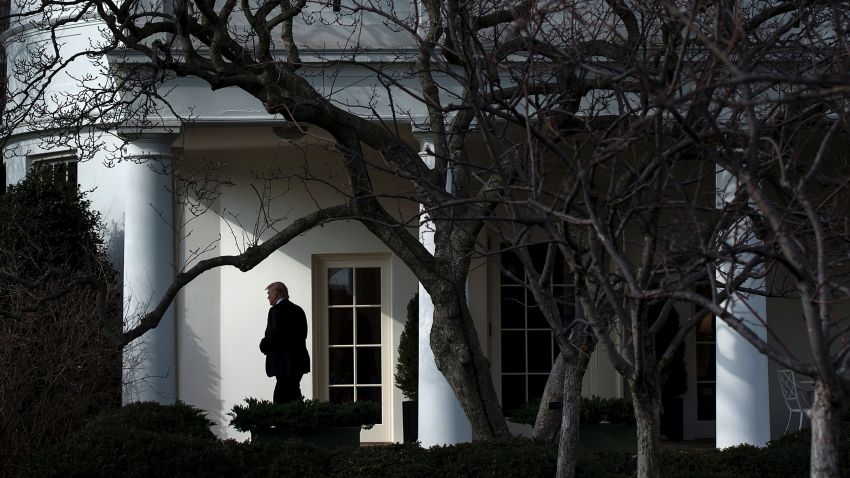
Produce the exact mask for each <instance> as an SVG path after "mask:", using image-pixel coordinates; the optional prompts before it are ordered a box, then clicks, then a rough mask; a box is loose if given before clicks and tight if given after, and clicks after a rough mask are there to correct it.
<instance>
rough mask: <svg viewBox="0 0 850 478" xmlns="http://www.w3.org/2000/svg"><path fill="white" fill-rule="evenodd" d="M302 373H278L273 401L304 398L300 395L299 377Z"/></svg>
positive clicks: (284, 401) (282, 401)
mask: <svg viewBox="0 0 850 478" xmlns="http://www.w3.org/2000/svg"><path fill="white" fill-rule="evenodd" d="M303 376H304V374H303V373H292V374H285V375H278V376H277V377H276V378H277V383H276V384H275V386H274V398H273V401H274V403H287V402H295V401H298V400H301V399H302V398H304V397H303V396H302V395H301V377H303Z"/></svg>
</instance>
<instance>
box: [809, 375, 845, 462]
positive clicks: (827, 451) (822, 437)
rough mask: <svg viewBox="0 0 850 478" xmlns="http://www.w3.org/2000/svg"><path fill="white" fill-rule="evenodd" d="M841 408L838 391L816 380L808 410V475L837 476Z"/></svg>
mask: <svg viewBox="0 0 850 478" xmlns="http://www.w3.org/2000/svg"><path fill="white" fill-rule="evenodd" d="M841 409H842V405H841V396H840V393H836V392H835V391H834V390H832V389H831V387H829V386H828V385H827V384H825V383H823V382H821V381H817V382H816V386H815V399H814V403H813V404H812V408H811V410H810V411H809V413H810V415H809V416H810V418H811V420H812V451H811V455H812V460H811V468H810V476H812V477H819V478H820V477H824V478H838V477H839V476H840V472H839V465H838V417H839V414H840V411H841Z"/></svg>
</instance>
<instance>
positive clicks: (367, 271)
mask: <svg viewBox="0 0 850 478" xmlns="http://www.w3.org/2000/svg"><path fill="white" fill-rule="evenodd" d="M354 273H355V274H356V276H355V283H356V284H357V305H381V269H380V268H379V267H368V268H359V269H356V270H355V272H354Z"/></svg>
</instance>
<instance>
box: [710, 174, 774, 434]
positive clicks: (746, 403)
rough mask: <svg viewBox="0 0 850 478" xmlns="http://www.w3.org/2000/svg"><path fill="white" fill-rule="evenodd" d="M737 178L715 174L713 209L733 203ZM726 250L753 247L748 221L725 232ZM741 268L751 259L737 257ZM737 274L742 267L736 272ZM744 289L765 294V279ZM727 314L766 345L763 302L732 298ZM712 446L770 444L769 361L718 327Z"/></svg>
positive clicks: (722, 272)
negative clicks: (715, 418) (750, 245)
mask: <svg viewBox="0 0 850 478" xmlns="http://www.w3.org/2000/svg"><path fill="white" fill-rule="evenodd" d="M737 186H738V183H737V180H736V178H735V177H734V176H733V175H732V174H731V173H729V172H728V171H726V170H723V169H718V170H717V176H716V184H715V187H716V193H717V207H718V208H720V207H723V205H724V204H725V203H728V202H730V201H732V200H733V199H734V197H735V192H736V191H737ZM726 241H727V243H729V244H730V245H733V244H737V245H746V244H756V243H758V242H759V239H758V238H757V237H755V234H754V233H753V228H752V223H751V221H750V219H749V218H747V217H741V218H740V220H739V221H738V222H737V223H736V224H735V226H734V227H733V228H732V229H731V230H730V231H729V232H728V237H727V239H726ZM739 258H740V261H741V262H742V263H746V261H747V260H748V259H749V258H750V256H749V255H748V254H741V255H740V256H739ZM733 267H736V266H735V265H733V264H724V265H722V266H721V267H720V269H719V270H718V271H717V276H718V280H720V281H725V280H726V279H727V278H731V277H734V275H735V270H734V269H733ZM737 267H738V268H739V270H740V267H741V266H737ZM742 287H744V288H747V289H752V290H758V289H763V288H764V279H762V278H758V279H748V280H747V281H746V282H744V283H743V284H742ZM723 307H724V309H725V310H727V311H729V312H731V313H732V314H734V315H735V317H738V318H740V319H741V320H742V321H744V322H745V323H746V324H747V326H748V327H749V328H750V329H751V330H753V331H754V332H755V333H756V334H757V335H758V336H759V337H760V338H762V339H764V340H767V304H766V299H765V297H764V296H759V295H748V294H741V293H739V294H736V295H734V296H733V297H730V298H729V299H728V300H726V301H725V302H724V303H723ZM716 324H717V325H716V333H717V336H716V337H717V339H716V340H717V341H716V344H715V352H716V357H717V366H716V374H717V376H716V380H717V383H716V393H717V395H716V398H715V400H716V402H715V404H716V407H717V421H716V433H717V435H716V437H717V438H716V446H717V448H726V447H730V446H736V445H740V444H744V443H746V444H750V445H755V446H764V445H765V444H766V443H767V442H768V441H769V440H770V396H769V394H768V379H769V377H768V370H767V357H766V356H765V355H763V354H761V353H760V352H759V351H758V350H756V349H755V347H753V346H752V345H751V344H750V343H749V342H748V341H747V340H746V339H744V338H743V337H742V336H741V335H740V334H738V333H737V332H735V331H734V330H733V329H732V328H731V327H729V326H728V325H726V323H725V322H723V321H722V320H717V321H716Z"/></svg>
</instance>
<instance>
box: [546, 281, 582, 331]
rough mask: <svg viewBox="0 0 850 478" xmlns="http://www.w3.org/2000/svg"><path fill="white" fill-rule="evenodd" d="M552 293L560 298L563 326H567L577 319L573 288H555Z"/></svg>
mask: <svg viewBox="0 0 850 478" xmlns="http://www.w3.org/2000/svg"><path fill="white" fill-rule="evenodd" d="M552 292H553V293H554V294H555V297H557V298H558V311H559V312H560V314H561V325H567V324H569V323H570V322H572V321H573V319H575V317H576V304H575V294H574V290H573V288H572V287H569V286H566V287H554V288H553V289H552Z"/></svg>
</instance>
